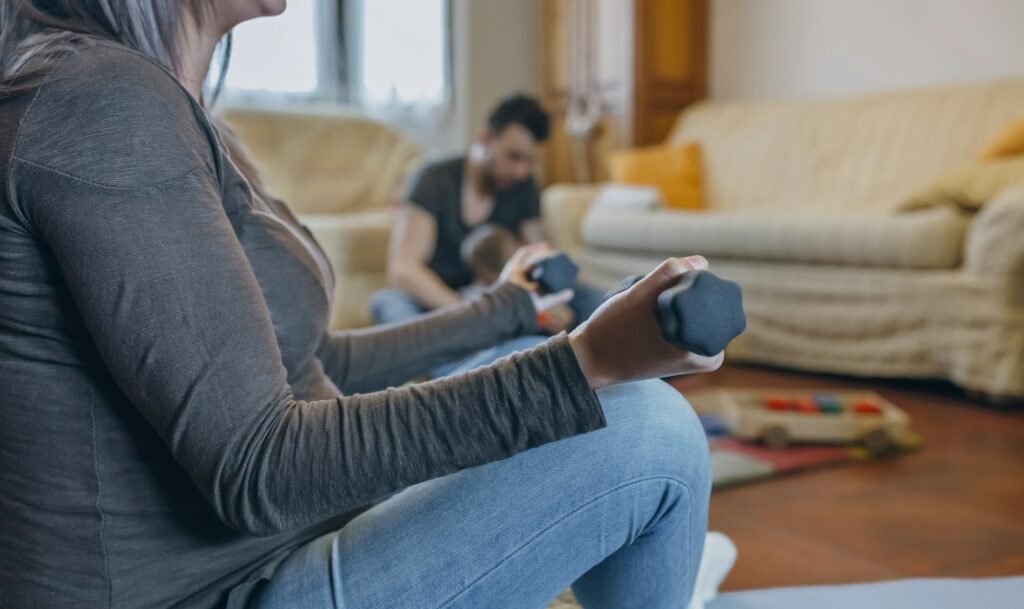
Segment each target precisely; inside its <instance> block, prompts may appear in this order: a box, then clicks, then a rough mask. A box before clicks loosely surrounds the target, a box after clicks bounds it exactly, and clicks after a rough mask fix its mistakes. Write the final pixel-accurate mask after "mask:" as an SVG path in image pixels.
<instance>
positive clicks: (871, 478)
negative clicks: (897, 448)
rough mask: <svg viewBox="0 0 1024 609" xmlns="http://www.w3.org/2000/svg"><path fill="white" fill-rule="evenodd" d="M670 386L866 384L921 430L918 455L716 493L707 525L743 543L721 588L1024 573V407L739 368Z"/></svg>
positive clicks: (916, 387) (945, 391) (937, 388)
mask: <svg viewBox="0 0 1024 609" xmlns="http://www.w3.org/2000/svg"><path fill="white" fill-rule="evenodd" d="M673 384H674V385H676V386H678V387H679V388H680V389H682V390H683V391H684V393H685V391H686V390H688V389H693V388H697V387H702V386H723V387H808V388H868V389H872V390H874V391H877V392H878V393H880V394H882V395H883V396H885V397H886V398H888V399H889V400H891V401H892V402H894V403H895V404H897V405H898V406H900V407H901V408H903V409H904V410H906V411H907V412H908V413H909V414H910V415H911V417H912V419H913V426H914V428H915V429H916V430H917V431H918V432H919V433H920V434H921V435H922V436H924V441H925V445H924V447H923V448H921V449H920V450H919V451H917V452H915V453H911V454H907V455H903V456H900V457H896V458H894V459H891V460H888V461H883V462H871V463H864V464H857V465H846V466H839V467H835V468H826V469H820V470H815V471H811V472H806V473H797V474H793V475H790V476H787V477H783V478H775V479H771V480H768V481H764V482H758V483H754V484H749V485H746V486H739V487H734V488H728V489H723V490H721V491H715V492H714V493H713V494H712V498H711V516H710V520H711V522H710V527H711V528H712V529H713V530H720V531H723V532H725V533H726V534H727V535H729V536H730V537H731V538H732V539H733V541H735V542H736V545H737V547H738V548H739V559H738V560H737V563H736V566H735V568H734V569H733V571H732V573H731V574H730V576H729V578H728V579H727V580H726V583H725V586H724V589H725V590H743V589H748V588H763V587H775V586H791V585H807V584H832V583H844V582H861V581H877V580H884V579H893V578H904V577H933V576H944V577H977V576H996V575H1022V574H1024V409H1022V408H1016V409H995V408H991V407H985V406H982V405H979V404H977V403H973V402H971V401H970V400H968V399H967V398H965V397H964V395H963V394H962V393H961V392H959V391H957V390H956V389H954V388H952V387H949V386H946V385H941V384H937V383H914V382H906V381H903V382H896V381H866V380H859V379H850V378H846V377H831V376H822V375H808V374H798V373H793V372H784V371H778V370H772V369H768V368H759V367H747V366H736V365H727V366H726V367H724V368H723V369H721V370H719V371H718V372H715V373H714V374H710V375H706V376H704V377H699V378H696V377H695V378H687V379H680V380H677V381H675V382H673Z"/></svg>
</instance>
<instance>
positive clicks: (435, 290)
mask: <svg viewBox="0 0 1024 609" xmlns="http://www.w3.org/2000/svg"><path fill="white" fill-rule="evenodd" d="M436 246H437V221H436V220H435V219H434V217H433V216H432V215H430V213H429V212H427V211H425V210H423V209H420V208H419V207H417V206H416V205H411V204H405V205H402V206H401V208H400V209H399V211H398V217H397V218H396V220H395V227H394V228H393V229H392V231H391V243H390V245H389V251H388V282H389V283H391V285H392V286H393V287H396V288H398V289H400V290H402V291H404V292H406V293H408V294H409V295H411V296H412V297H413V298H415V299H416V300H418V301H419V302H420V303H422V304H423V305H425V306H426V307H428V308H431V309H437V308H439V307H444V306H448V305H451V304H455V303H457V302H459V301H460V300H461V299H460V298H459V294H458V292H456V291H455V290H452V289H451V288H449V287H448V286H447V285H446V284H445V283H444V281H442V280H441V278H440V277H438V275H437V273H435V272H434V271H432V270H431V269H430V268H429V267H428V266H427V261H429V260H430V257H431V256H432V255H433V253H434V248H435V247H436Z"/></svg>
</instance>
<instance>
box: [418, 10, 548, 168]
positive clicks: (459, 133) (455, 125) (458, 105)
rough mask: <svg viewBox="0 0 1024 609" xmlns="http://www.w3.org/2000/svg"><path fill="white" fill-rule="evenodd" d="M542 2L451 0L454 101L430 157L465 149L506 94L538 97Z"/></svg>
mask: <svg viewBox="0 0 1024 609" xmlns="http://www.w3.org/2000/svg"><path fill="white" fill-rule="evenodd" d="M540 8H541V6H540V0H453V2H452V46H453V55H454V58H453V59H454V65H453V74H452V79H453V84H454V87H455V90H454V99H453V106H452V109H451V114H450V115H449V116H448V117H447V118H446V119H445V120H444V121H443V124H441V125H438V127H437V130H436V131H435V132H434V133H433V135H434V136H435V137H434V138H433V139H432V140H430V141H423V142H422V143H423V144H424V145H425V146H426V147H427V149H428V151H429V153H430V154H433V155H440V154H451V153H455V152H458V151H461V150H464V149H465V147H466V146H467V145H468V144H469V142H470V141H471V140H472V139H473V138H474V137H475V136H476V134H477V133H478V131H479V130H480V129H481V128H482V127H483V123H484V121H485V120H486V119H487V114H488V113H489V112H490V110H491V108H492V107H493V106H494V104H496V103H497V102H498V101H499V100H500V99H502V98H503V97H505V96H506V95H508V94H509V93H512V92H516V91H524V92H527V93H532V94H539V93H540V79H541V73H540V39H541V28H540Z"/></svg>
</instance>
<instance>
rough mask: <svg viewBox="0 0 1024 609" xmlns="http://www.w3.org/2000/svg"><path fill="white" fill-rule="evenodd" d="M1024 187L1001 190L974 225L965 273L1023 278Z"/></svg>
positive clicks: (971, 228) (968, 245)
mask: <svg viewBox="0 0 1024 609" xmlns="http://www.w3.org/2000/svg"><path fill="white" fill-rule="evenodd" d="M1022 235H1024V185H1022V186H1015V187H1013V188H1008V189H1006V190H1004V191H1002V192H1001V193H1000V194H999V195H997V196H996V197H994V198H993V199H992V200H991V201H990V202H989V203H988V204H987V205H985V206H984V207H982V208H981V211H979V212H978V214H977V216H975V218H974V221H973V222H971V226H970V229H968V233H967V243H966V251H965V253H964V270H966V271H967V272H968V273H973V274H976V275H1004V276H1015V277H1017V278H1018V279H1019V278H1020V277H1021V276H1022V275H1024V237H1022Z"/></svg>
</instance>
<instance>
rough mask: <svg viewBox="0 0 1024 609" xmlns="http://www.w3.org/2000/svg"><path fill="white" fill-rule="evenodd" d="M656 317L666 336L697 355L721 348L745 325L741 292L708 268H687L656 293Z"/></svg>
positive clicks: (632, 280)
mask: <svg viewBox="0 0 1024 609" xmlns="http://www.w3.org/2000/svg"><path fill="white" fill-rule="evenodd" d="M643 277H644V276H643V275H631V276H629V277H627V278H625V279H624V280H623V281H622V283H621V284H620V285H619V287H618V288H616V289H615V290H612V291H611V292H608V293H607V294H605V299H608V298H611V297H612V296H614V295H616V294H618V293H619V292H622V291H624V290H627V289H629V288H630V287H631V286H632V285H633V284H634V283H636V282H637V281H640V280H641V279H643ZM658 321H659V322H661V333H662V335H663V336H664V337H665V340H667V341H668V342H670V343H672V344H673V345H676V346H677V347H680V348H683V349H686V350H687V351H690V352H691V353H696V354H697V355H704V356H711V355H715V354H717V353H719V352H721V351H723V350H725V347H726V346H727V345H728V344H729V342H730V341H731V340H732V339H734V338H736V337H737V336H739V335H740V334H741V333H742V332H743V330H744V329H746V327H747V318H746V316H745V315H744V314H743V292H742V291H741V290H740V286H738V285H736V284H735V283H733V282H732V281H728V280H726V279H722V278H721V277H719V276H717V275H715V274H714V273H712V272H710V271H689V272H687V273H684V274H683V276H682V277H681V278H680V279H679V283H677V284H676V285H674V286H672V287H671V288H669V289H667V290H665V291H664V292H662V293H661V294H659V295H658Z"/></svg>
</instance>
